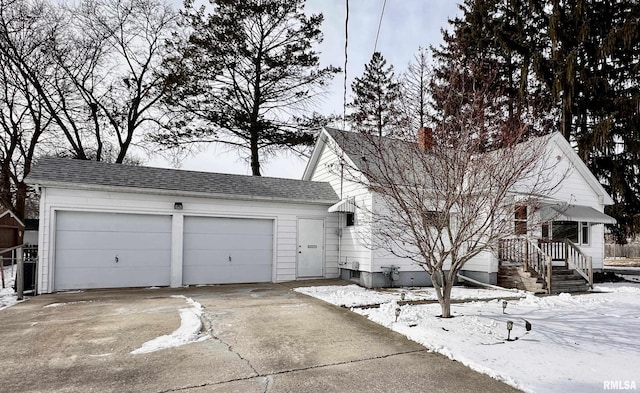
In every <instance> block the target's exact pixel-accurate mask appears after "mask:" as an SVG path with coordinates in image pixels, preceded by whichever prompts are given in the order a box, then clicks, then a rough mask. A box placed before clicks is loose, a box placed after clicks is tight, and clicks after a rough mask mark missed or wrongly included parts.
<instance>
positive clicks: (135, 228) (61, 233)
mask: <svg viewBox="0 0 640 393" xmlns="http://www.w3.org/2000/svg"><path fill="white" fill-rule="evenodd" d="M116 256H117V257H118V262H116V261H115V258H116ZM54 269H55V272H54V286H55V289H57V290H62V289H80V288H118V287H138V286H152V285H169V284H170V280H171V216H156V215H143V214H115V213H98V212H68V211H60V212H57V214H56V255H55V261H54Z"/></svg>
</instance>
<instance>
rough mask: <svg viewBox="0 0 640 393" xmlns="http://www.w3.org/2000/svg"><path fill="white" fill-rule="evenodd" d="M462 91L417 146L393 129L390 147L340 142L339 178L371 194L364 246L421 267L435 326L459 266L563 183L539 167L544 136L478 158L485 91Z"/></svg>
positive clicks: (361, 138)
mask: <svg viewBox="0 0 640 393" xmlns="http://www.w3.org/2000/svg"><path fill="white" fill-rule="evenodd" d="M471 90H472V91H474V94H473V95H472V96H468V97H467V99H466V100H465V105H461V106H460V107H459V108H460V111H459V112H458V114H457V116H456V118H455V119H453V118H449V119H448V121H447V122H442V123H439V124H437V126H436V127H435V128H434V129H433V130H431V129H426V128H423V129H421V130H420V131H419V132H418V135H417V140H418V142H417V143H416V133H415V132H414V131H412V132H407V131H406V130H404V131H403V130H397V131H396V132H394V136H395V138H393V139H391V138H385V137H379V136H375V135H372V134H362V133H360V134H355V133H348V134H345V135H347V137H348V138H349V139H350V142H349V144H348V146H349V149H351V150H352V153H355V154H353V155H356V156H357V157H359V158H360V159H358V160H356V161H358V162H357V163H355V165H349V163H348V162H347V163H346V167H345V171H346V172H347V173H348V176H347V178H348V179H349V180H350V181H353V182H356V183H359V184H362V185H363V186H365V187H367V188H368V189H369V190H370V191H371V192H372V193H373V195H374V199H373V205H372V208H371V209H369V210H370V211H369V212H368V216H369V219H370V224H371V239H370V242H369V243H370V244H368V245H369V246H370V247H371V248H374V249H380V250H384V251H386V252H389V253H391V254H393V255H395V256H397V257H401V258H408V259H410V260H412V261H413V262H415V263H416V264H418V265H420V266H421V267H422V268H424V270H425V271H426V272H427V273H428V275H429V276H430V278H431V281H432V283H433V286H434V288H435V290H436V294H437V297H438V301H439V302H440V305H441V308H442V317H450V316H451V312H450V296H451V289H452V286H453V284H454V282H455V280H456V276H457V274H458V273H459V272H460V270H462V269H463V267H464V266H465V264H466V263H467V262H468V261H470V260H471V259H473V258H474V257H477V256H480V255H481V254H483V253H489V252H493V251H495V249H496V248H497V243H498V240H499V239H501V238H503V237H505V236H508V235H511V234H513V233H514V206H516V205H529V206H533V207H535V206H536V204H537V203H538V200H539V198H540V196H541V195H546V196H551V195H552V194H553V192H554V190H555V189H556V187H557V185H558V184H559V181H560V180H562V177H563V175H562V174H558V172H557V170H556V169H555V168H556V163H557V161H555V160H554V159H553V160H551V159H547V157H549V154H547V153H546V152H547V149H548V145H547V141H548V136H545V137H539V138H535V139H530V140H527V141H525V140H524V135H525V127H522V128H520V129H513V130H511V132H510V133H509V135H510V139H509V140H508V141H507V140H505V141H503V142H502V147H501V148H497V149H494V150H491V151H487V150H486V141H484V140H482V138H481V137H480V136H481V135H486V130H487V128H492V127H497V128H498V129H500V127H501V125H499V124H495V125H493V124H486V122H485V117H484V111H485V107H484V105H485V103H486V102H487V100H490V99H491V97H492V95H491V91H490V90H489V89H488V88H482V87H481V86H478V85H476V86H475V88H474V89H471ZM471 90H470V91H471ZM451 94H457V92H455V91H452V92H451Z"/></svg>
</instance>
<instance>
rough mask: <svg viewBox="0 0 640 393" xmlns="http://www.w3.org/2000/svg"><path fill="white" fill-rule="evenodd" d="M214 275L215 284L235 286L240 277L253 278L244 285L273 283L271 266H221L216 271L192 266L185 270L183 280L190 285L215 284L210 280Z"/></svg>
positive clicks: (248, 279)
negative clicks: (249, 271)
mask: <svg viewBox="0 0 640 393" xmlns="http://www.w3.org/2000/svg"><path fill="white" fill-rule="evenodd" d="M248 270H251V275H250V276H247V271H248ZM212 274H213V275H215V282H214V283H215V284H235V283H238V277H251V278H246V279H245V280H243V281H242V282H243V283H250V282H268V281H271V266H270V265H263V266H255V265H234V266H219V267H217V268H216V269H215V271H212V270H211V267H210V266H191V267H190V268H189V269H188V270H185V272H184V276H183V278H184V280H185V282H189V283H190V285H200V284H213V283H212V282H211V280H210V277H212Z"/></svg>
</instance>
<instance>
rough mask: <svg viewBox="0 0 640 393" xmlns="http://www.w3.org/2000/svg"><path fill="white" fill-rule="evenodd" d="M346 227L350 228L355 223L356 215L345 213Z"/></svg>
mask: <svg viewBox="0 0 640 393" xmlns="http://www.w3.org/2000/svg"><path fill="white" fill-rule="evenodd" d="M345 218H346V224H345V225H346V226H348V227H352V226H354V225H355V223H356V213H347V215H346V217H345Z"/></svg>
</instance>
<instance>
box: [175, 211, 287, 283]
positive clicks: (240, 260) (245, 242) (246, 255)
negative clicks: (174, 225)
mask: <svg viewBox="0 0 640 393" xmlns="http://www.w3.org/2000/svg"><path fill="white" fill-rule="evenodd" d="M273 224H274V223H273V220H260V219H250V218H220V217H189V216H187V217H185V218H184V254H183V263H184V265H183V271H182V277H183V279H182V281H183V283H184V284H186V285H192V284H211V283H217V284H231V283H247V282H271V281H272V259H273Z"/></svg>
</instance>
